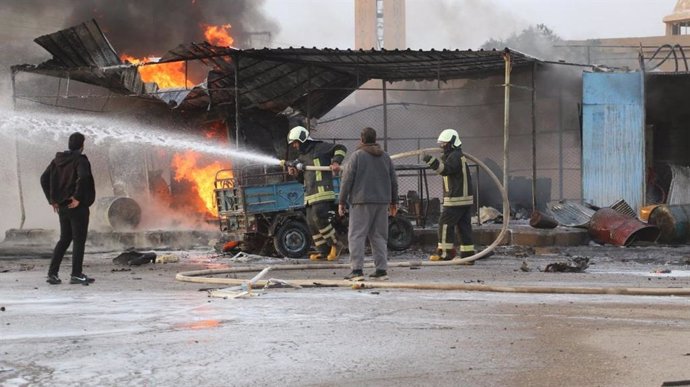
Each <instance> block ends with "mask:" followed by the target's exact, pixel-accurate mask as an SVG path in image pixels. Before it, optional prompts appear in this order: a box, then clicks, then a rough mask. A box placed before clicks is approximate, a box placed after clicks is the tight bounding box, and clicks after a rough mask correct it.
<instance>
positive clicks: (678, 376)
mask: <svg viewBox="0 0 690 387" xmlns="http://www.w3.org/2000/svg"><path fill="white" fill-rule="evenodd" d="M158 253H159V254H167V253H171V254H173V255H175V256H176V257H178V258H179V259H180V261H179V262H178V263H168V264H147V265H142V266H138V267H127V266H118V265H114V264H113V263H112V258H114V257H115V256H116V255H117V254H118V253H117V252H116V253H89V254H87V257H86V259H85V262H86V266H85V269H84V271H85V272H86V273H87V274H89V275H91V276H93V277H95V278H96V283H94V284H92V285H91V286H82V285H70V284H68V283H67V282H68V281H67V280H66V279H68V278H69V277H68V274H69V268H70V264H69V261H67V262H65V263H64V265H63V268H62V270H61V277H62V278H63V280H64V281H65V283H63V284H61V285H48V284H47V283H46V282H45V273H46V270H47V265H48V260H47V259H45V258H25V257H24V258H17V257H13V256H5V257H3V258H0V385H2V386H56V385H87V386H123V385H146V386H148V385H161V386H167V385H190V384H195V385H199V386H235V385H236V386H251V385H299V386H345V385H347V386H349V385H353V384H354V385H365V386H400V385H405V386H407V385H410V386H417V385H419V386H661V385H662V384H663V383H664V382H678V381H688V380H690V297H679V296H666V297H659V296H623V295H574V294H548V293H543V294H541V293H539V294H533V293H530V294H520V293H493V292H462V291H428V290H424V291H420V290H400V289H376V288H374V289H358V290H355V289H352V288H349V287H337V288H336V287H316V288H303V289H291V288H270V289H266V290H263V291H258V292H256V294H257V295H256V296H253V297H247V298H238V299H223V298H212V297H209V293H208V290H209V289H215V288H219V287H223V286H221V285H212V284H199V283H185V282H179V281H176V280H175V274H176V273H178V272H184V271H189V270H198V269H207V268H215V269H218V268H228V267H231V266H237V265H245V264H251V265H254V266H255V267H256V268H257V272H258V271H259V270H260V269H261V268H263V267H265V266H267V265H274V264H276V263H283V261H280V260H275V259H272V260H265V261H261V260H259V261H251V262H249V263H245V262H236V261H233V260H232V259H231V258H230V257H224V256H218V255H215V254H213V253H212V252H211V251H207V250H187V251H172V252H158ZM424 256H425V254H424V253H423V252H419V251H408V252H405V253H396V254H393V255H391V257H390V258H391V262H403V261H421V260H422V259H423V258H424ZM578 256H580V257H587V258H589V259H590V267H589V268H587V269H586V270H585V272H583V273H547V272H542V271H540V269H542V270H543V268H545V267H546V265H548V264H549V263H554V262H564V261H567V260H569V259H573V258H574V257H578ZM302 262H303V263H306V262H304V261H302ZM341 262H342V263H346V262H347V258H346V257H344V258H341ZM291 263H294V261H291ZM689 266H690V247H686V246H684V247H679V248H670V247H639V248H619V247H606V246H574V247H567V248H540V249H536V251H535V249H533V248H518V247H511V246H504V247H500V248H499V249H498V250H497V254H496V255H494V256H492V257H490V258H487V259H483V260H480V261H478V262H477V264H476V265H474V266H453V267H431V266H422V267H419V268H409V267H407V268H402V267H393V268H391V269H390V271H389V272H390V275H391V279H390V281H391V282H408V283H414V282H417V283H466V284H488V285H508V286H522V285H524V286H544V287H549V286H592V287H594V286H603V287H661V288H690V267H689ZM367 271H369V272H370V271H371V269H368V270H367ZM347 272H348V270H347V269H346V268H342V269H323V270H297V271H282V272H281V271H272V272H270V274H269V275H268V277H273V278H281V279H286V280H289V279H294V278H314V279H340V278H342V276H343V275H345V274H347ZM222 276H226V275H225V274H223V275H221V277H222ZM250 276H251V275H246V278H249V277H250ZM687 383H688V385H690V381H688V382H687Z"/></svg>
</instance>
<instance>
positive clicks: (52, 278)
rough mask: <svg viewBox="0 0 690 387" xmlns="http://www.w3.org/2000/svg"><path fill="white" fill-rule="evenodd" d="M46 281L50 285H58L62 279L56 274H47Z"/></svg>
mask: <svg viewBox="0 0 690 387" xmlns="http://www.w3.org/2000/svg"><path fill="white" fill-rule="evenodd" d="M46 282H47V283H49V284H51V285H58V284H61V283H62V280H61V279H60V277H58V276H57V274H48V279H47V280H46Z"/></svg>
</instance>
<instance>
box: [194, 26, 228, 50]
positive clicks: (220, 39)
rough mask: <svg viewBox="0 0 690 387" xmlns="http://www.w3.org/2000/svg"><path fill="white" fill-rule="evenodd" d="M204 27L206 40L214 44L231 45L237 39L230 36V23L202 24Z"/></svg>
mask: <svg viewBox="0 0 690 387" xmlns="http://www.w3.org/2000/svg"><path fill="white" fill-rule="evenodd" d="M202 27H203V28H204V37H205V38H206V41H207V42H209V43H211V44H212V45H214V46H219V47H229V46H232V43H233V42H234V41H235V39H233V38H232V36H230V27H231V25H230V24H221V25H218V26H214V25H208V24H207V25H202Z"/></svg>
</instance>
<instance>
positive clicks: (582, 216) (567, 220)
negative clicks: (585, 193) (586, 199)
mask: <svg viewBox="0 0 690 387" xmlns="http://www.w3.org/2000/svg"><path fill="white" fill-rule="evenodd" d="M594 212H595V211H594V210H592V209H591V208H587V207H585V206H583V205H582V204H578V203H575V202H571V201H567V200H566V201H562V202H559V203H556V204H554V205H552V206H551V213H552V214H553V217H554V218H556V220H557V221H558V223H560V224H562V225H564V226H568V227H587V226H588V225H589V221H590V220H591V219H592V215H594Z"/></svg>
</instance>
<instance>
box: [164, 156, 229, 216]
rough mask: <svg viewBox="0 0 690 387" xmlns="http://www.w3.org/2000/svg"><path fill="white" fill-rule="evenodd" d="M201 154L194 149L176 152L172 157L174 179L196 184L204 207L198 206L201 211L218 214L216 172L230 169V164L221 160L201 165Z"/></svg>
mask: <svg viewBox="0 0 690 387" xmlns="http://www.w3.org/2000/svg"><path fill="white" fill-rule="evenodd" d="M199 159H200V154H199V153H197V152H194V151H187V152H184V153H183V154H179V153H178V154H175V155H174V156H173V159H172V166H173V168H174V169H175V176H174V179H175V180H176V181H181V180H187V181H189V182H191V183H193V184H194V188H195V189H196V192H197V194H198V195H199V198H200V199H201V202H202V203H203V207H200V208H198V210H199V211H200V212H203V213H210V214H211V215H213V216H218V209H217V208H216V202H215V198H214V192H213V190H214V188H215V186H214V183H215V179H216V172H218V171H219V170H221V169H228V168H229V166H228V165H223V164H222V163H221V162H219V161H214V162H212V163H210V164H206V165H204V166H201V165H199V164H201V163H200V160H199Z"/></svg>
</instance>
